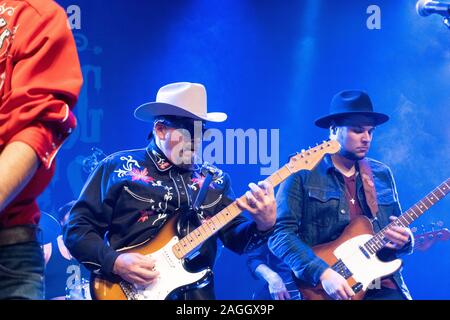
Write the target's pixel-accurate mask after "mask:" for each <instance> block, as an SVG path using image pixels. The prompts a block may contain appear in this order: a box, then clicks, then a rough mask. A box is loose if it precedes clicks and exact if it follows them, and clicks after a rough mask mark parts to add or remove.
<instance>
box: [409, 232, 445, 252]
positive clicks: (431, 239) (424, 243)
mask: <svg viewBox="0 0 450 320" xmlns="http://www.w3.org/2000/svg"><path fill="white" fill-rule="evenodd" d="M447 240H450V231H449V230H448V229H447V228H443V229H439V230H435V231H429V232H424V233H422V234H419V235H414V242H415V245H414V249H416V250H420V251H425V250H427V249H429V248H430V247H431V246H432V245H433V244H434V243H436V242H437V241H447Z"/></svg>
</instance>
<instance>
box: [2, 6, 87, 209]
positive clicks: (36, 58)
mask: <svg viewBox="0 0 450 320" xmlns="http://www.w3.org/2000/svg"><path fill="white" fill-rule="evenodd" d="M38 9H42V10H37V11H36V10H35V8H27V9H25V10H23V11H22V12H21V13H20V16H19V17H18V20H17V21H16V23H17V25H19V28H18V29H17V32H16V34H15V36H14V42H13V46H12V48H11V54H10V56H9V58H8V59H10V61H8V62H7V65H8V66H7V71H6V72H7V75H6V77H7V79H6V81H5V84H4V86H5V88H4V96H3V101H2V113H5V114H8V120H7V122H6V123H1V126H2V127H3V129H4V130H7V128H9V130H10V131H14V132H15V134H14V135H13V136H11V137H10V138H9V139H8V140H7V142H6V144H5V145H6V147H5V148H3V150H1V154H0V161H1V163H0V176H1V177H2V179H1V183H0V212H1V210H2V209H4V208H5V207H6V206H7V204H8V203H9V202H10V201H11V200H12V199H14V195H17V194H18V193H19V192H20V191H21V190H22V189H23V188H24V187H25V186H26V185H27V183H28V182H29V180H30V179H31V177H32V176H33V174H34V172H35V171H36V170H37V168H39V166H40V165H43V167H44V168H45V169H49V168H51V166H52V163H53V159H54V157H55V155H56V153H57V151H58V150H59V148H60V147H61V145H62V143H63V142H64V140H65V139H66V138H67V137H68V135H69V134H70V133H71V131H72V130H73V129H74V128H75V126H76V120H75V117H74V115H73V114H72V112H71V110H70V109H71V108H72V107H73V106H74V104H75V103H76V100H77V98H78V95H79V92H80V89H81V85H82V75H81V69H80V64H79V60H78V55H77V51H76V46H75V42H74V39H73V36H72V34H71V32H70V30H69V28H68V27H67V20H66V19H67V17H66V15H65V12H64V10H63V9H62V8H60V7H59V6H58V7H56V6H55V4H51V5H49V7H48V9H47V8H38ZM8 69H9V70H8ZM5 126H6V127H5ZM31 150H33V151H34V154H33V152H31Z"/></svg>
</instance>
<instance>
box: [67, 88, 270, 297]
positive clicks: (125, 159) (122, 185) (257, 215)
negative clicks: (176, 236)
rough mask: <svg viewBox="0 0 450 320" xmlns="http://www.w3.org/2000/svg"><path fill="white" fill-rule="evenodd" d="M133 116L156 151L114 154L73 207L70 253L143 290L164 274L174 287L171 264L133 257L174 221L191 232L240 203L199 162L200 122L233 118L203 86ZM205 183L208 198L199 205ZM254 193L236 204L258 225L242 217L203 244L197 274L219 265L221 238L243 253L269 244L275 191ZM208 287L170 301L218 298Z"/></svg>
mask: <svg viewBox="0 0 450 320" xmlns="http://www.w3.org/2000/svg"><path fill="white" fill-rule="evenodd" d="M134 115H135V117H136V118H137V119H139V120H142V121H145V122H150V123H151V124H152V127H151V130H152V133H151V135H150V143H149V145H148V146H147V147H146V148H143V149H137V150H127V151H121V152H118V153H115V154H113V155H111V156H109V157H107V158H106V159H104V160H103V161H102V162H101V163H100V164H99V165H98V167H97V168H96V169H95V171H94V172H93V173H92V174H91V176H90V177H89V180H88V181H87V183H86V185H85V187H84V188H83V191H82V192H81V194H80V197H79V198H78V200H77V201H76V202H75V204H74V206H73V207H72V209H71V212H70V216H69V220H68V222H67V223H66V224H65V230H64V239H65V243H66V246H67V248H68V249H69V250H70V252H71V254H72V255H73V256H74V257H75V258H76V259H77V260H79V261H80V262H82V263H83V264H84V265H85V266H86V267H87V268H88V269H90V270H91V271H94V272H96V273H100V274H102V276H103V277H105V278H117V277H119V278H121V279H122V280H125V282H126V283H128V284H130V285H132V286H133V287H134V288H135V289H139V288H150V287H151V286H161V285H162V284H161V282H162V281H163V280H161V279H160V275H162V274H163V273H164V274H167V273H168V272H170V273H171V274H170V275H169V278H166V280H167V281H169V282H170V281H172V280H173V279H174V278H176V277H177V274H174V273H173V272H171V271H167V270H162V268H161V264H160V262H161V263H162V262H165V261H158V260H157V259H155V258H153V257H152V255H144V254H139V253H130V252H127V251H129V249H133V248H137V247H139V246H140V245H142V244H144V243H147V242H148V240H153V239H154V238H155V237H156V236H157V235H158V234H160V232H162V230H163V228H164V227H165V226H166V225H167V224H168V222H169V220H171V218H172V217H178V219H183V220H186V221H187V223H185V224H183V225H181V226H180V228H181V230H185V229H188V231H189V232H190V231H191V226H192V225H193V226H195V224H196V223H204V222H205V221H207V220H208V219H210V218H211V217H213V216H214V215H215V214H217V213H218V212H220V211H221V210H223V209H224V208H226V207H227V206H229V205H230V204H231V203H233V200H234V194H233V191H232V189H231V181H230V178H229V176H228V175H227V174H225V173H223V172H222V171H221V170H219V169H217V168H215V167H212V166H209V167H208V168H207V170H206V171H204V170H203V169H204V168H205V167H204V166H202V165H201V164H198V163H197V161H195V157H196V152H197V151H198V149H199V148H198V145H199V144H200V143H201V141H200V140H199V139H198V138H197V137H196V136H195V131H196V126H197V125H198V124H200V131H201V129H202V124H203V123H204V122H222V121H224V120H225V119H226V118H227V116H226V114H224V113H221V112H212V113H211V112H210V113H208V112H207V103H206V90H205V88H204V86H203V85H201V84H197V83H188V82H179V83H172V84H169V85H166V86H164V87H162V88H161V89H160V90H159V91H158V94H157V97H156V101H155V102H151V103H146V104H144V105H142V106H140V107H139V108H137V109H136V110H135V113H134ZM207 171H213V172H214V175H213V177H212V180H211V182H210V183H207V182H205V181H207V180H206V172H207ZM203 185H206V188H207V189H206V190H207V192H206V196H205V197H204V199H203V200H201V203H197V199H198V198H200V196H199V193H201V190H203ZM249 187H250V190H251V191H248V192H247V193H246V198H247V201H245V200H239V199H238V200H237V201H236V202H237V205H238V207H239V208H240V209H242V210H247V211H248V212H249V213H250V215H251V217H252V219H253V220H250V219H247V218H245V217H243V216H238V217H236V218H235V219H234V220H232V221H231V222H230V223H228V224H227V225H226V226H224V227H223V228H222V229H220V230H219V231H218V232H216V233H215V234H214V235H213V236H212V237H211V238H209V239H208V240H207V241H205V242H204V243H203V244H202V245H201V246H200V248H199V250H198V251H197V252H200V254H199V256H198V257H197V258H198V259H197V258H196V259H194V260H192V263H193V264H194V265H192V264H191V265H190V267H191V268H193V269H196V270H198V269H201V268H202V267H211V268H212V267H213V265H214V262H215V256H216V248H217V239H218V238H220V240H221V241H222V242H223V244H224V245H225V246H226V247H227V248H229V249H231V250H232V251H234V252H236V253H239V254H242V253H246V252H249V251H251V250H253V249H254V248H256V247H258V246H259V245H261V244H262V243H263V242H266V241H267V237H268V235H269V234H270V233H271V231H272V229H273V226H274V224H275V220H276V204H275V197H274V192H273V187H272V186H271V185H270V184H269V183H266V182H261V183H259V184H258V185H256V184H254V183H251V184H249ZM195 203H197V205H194V204H195ZM189 222H193V224H190V223H189ZM163 258H165V257H163ZM166 260H167V259H166ZM174 265H175V264H174ZM177 265H178V264H177ZM167 269H168V270H172V269H170V268H167ZM121 283H122V282H121ZM180 285H181V284H180ZM203 285H204V283H198V287H199V288H198V289H197V290H190V291H188V292H186V293H182V294H175V295H171V296H170V297H169V298H176V299H213V298H214V297H215V296H214V289H213V281H211V282H209V284H208V285H206V286H203ZM174 289H175V288H174ZM139 290H140V289H139ZM128 291H129V290H128ZM141 291H142V290H141ZM141 291H139V292H141ZM169 292H170V291H169ZM133 294H134V293H133ZM134 296H135V295H134ZM163 298H164V297H163Z"/></svg>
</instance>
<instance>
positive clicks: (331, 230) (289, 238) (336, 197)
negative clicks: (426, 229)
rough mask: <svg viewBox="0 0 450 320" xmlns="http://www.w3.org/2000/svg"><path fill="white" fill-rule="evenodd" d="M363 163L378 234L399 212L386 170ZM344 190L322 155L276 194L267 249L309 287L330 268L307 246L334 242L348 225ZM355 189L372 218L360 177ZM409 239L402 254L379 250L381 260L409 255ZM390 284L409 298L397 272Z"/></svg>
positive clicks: (369, 160) (392, 181) (371, 163)
mask: <svg viewBox="0 0 450 320" xmlns="http://www.w3.org/2000/svg"><path fill="white" fill-rule="evenodd" d="M366 159H367V161H368V163H369V166H370V168H371V169H372V173H373V176H374V182H375V189H376V192H377V200H378V208H379V211H378V213H377V215H376V219H375V220H374V221H373V222H372V224H373V227H374V231H375V232H378V231H380V230H381V229H382V228H383V227H385V226H386V225H387V224H389V222H390V220H389V216H399V215H400V214H401V213H402V212H401V208H400V203H399V200H398V196H397V190H396V186H395V182H394V179H393V176H392V173H391V171H390V169H389V167H387V166H386V165H385V164H383V163H381V162H379V161H376V160H373V159H370V158H366ZM344 186H345V185H344V180H343V177H342V174H340V173H339V172H338V171H337V170H336V168H335V167H334V165H333V163H332V161H331V157H330V156H325V157H324V159H323V160H322V161H321V162H320V163H319V165H318V166H317V167H316V168H314V169H313V170H312V171H300V172H298V173H296V174H294V175H291V176H290V177H289V178H288V179H287V180H286V181H284V182H283V183H282V184H281V186H280V189H279V190H278V193H277V223H276V227H275V231H274V233H273V234H272V236H271V237H270V238H269V247H270V249H271V251H272V252H273V253H274V254H275V255H276V256H278V257H279V258H280V259H281V260H283V261H284V262H285V263H286V264H287V265H288V266H289V267H290V268H291V269H292V271H293V272H294V274H295V275H296V277H297V278H299V279H301V280H303V281H306V282H308V283H311V284H312V285H317V284H318V283H319V282H320V276H321V275H322V273H323V272H324V271H325V269H327V268H328V267H329V266H328V265H327V263H325V262H324V261H323V260H322V259H320V258H319V257H317V256H316V255H315V254H314V253H313V251H312V249H311V247H313V246H315V245H318V244H323V243H327V242H330V241H332V240H335V239H337V238H338V237H339V236H340V235H341V233H342V232H343V231H344V228H345V227H346V226H347V225H348V224H349V222H350V214H349V208H348V204H347V201H346V199H345V191H344ZM356 189H357V197H358V200H359V203H360V205H361V208H362V210H363V213H364V215H366V216H367V217H369V218H372V215H371V213H370V210H369V208H368V206H367V204H366V201H365V195H364V190H363V186H362V181H361V179H360V176H359V174H358V176H357V179H356ZM412 238H413V237H411V238H410V239H411V241H410V242H409V243H408V244H407V245H406V246H405V247H404V248H402V249H401V250H397V251H394V250H391V249H387V248H385V249H383V250H381V251H380V254H381V256H382V257H383V259H388V260H392V259H394V258H396V257H399V256H401V255H404V254H410V253H412V248H413V240H412ZM393 280H394V281H395V283H396V284H397V285H398V287H399V288H400V289H401V291H402V294H403V295H404V296H405V298H407V299H411V296H410V294H409V291H408V289H407V287H406V285H405V283H404V281H403V278H402V276H401V270H399V271H398V272H396V273H395V274H394V275H393Z"/></svg>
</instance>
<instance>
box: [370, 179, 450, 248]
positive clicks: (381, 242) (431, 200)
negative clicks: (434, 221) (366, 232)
mask: <svg viewBox="0 0 450 320" xmlns="http://www.w3.org/2000/svg"><path fill="white" fill-rule="evenodd" d="M449 191H450V178H448V179H447V180H446V181H444V182H443V183H441V184H440V185H439V186H438V187H437V188H436V189H434V190H433V191H431V192H430V193H429V194H427V195H426V196H425V197H423V198H422V199H421V200H420V201H419V202H417V203H416V204H415V205H413V206H412V207H411V208H410V209H409V210H407V211H406V212H404V213H403V214H402V215H401V216H400V217H398V219H396V220H395V221H393V222H391V223H390V224H388V225H387V226H386V227H384V228H383V229H382V230H380V231H379V232H378V233H377V234H375V235H374V236H373V237H372V238H371V239H370V240H369V241H367V242H366V243H365V244H364V246H365V248H366V249H367V250H369V252H371V253H376V252H378V251H379V250H381V249H382V248H383V247H384V246H385V245H386V243H387V242H389V240H387V239H386V237H385V234H386V232H387V231H388V230H389V229H391V228H392V227H394V226H398V227H407V226H409V225H410V224H411V223H413V222H414V221H415V220H417V219H418V218H419V217H420V216H422V215H423V214H424V213H425V212H426V211H427V210H428V209H430V208H431V207H432V206H433V205H435V204H436V203H437V202H439V201H440V200H442V199H443V198H444V197H445V196H446V195H447V194H448V193H449Z"/></svg>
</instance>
